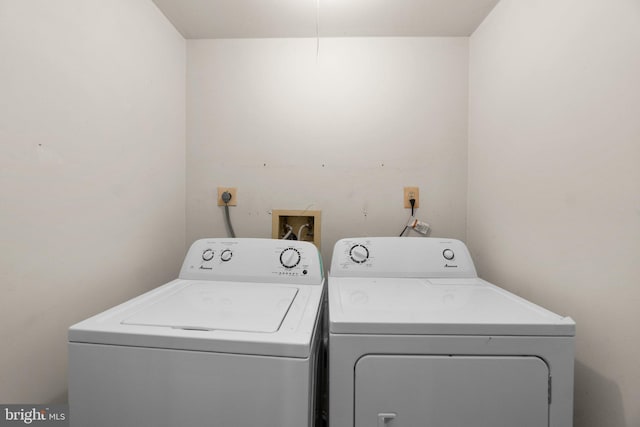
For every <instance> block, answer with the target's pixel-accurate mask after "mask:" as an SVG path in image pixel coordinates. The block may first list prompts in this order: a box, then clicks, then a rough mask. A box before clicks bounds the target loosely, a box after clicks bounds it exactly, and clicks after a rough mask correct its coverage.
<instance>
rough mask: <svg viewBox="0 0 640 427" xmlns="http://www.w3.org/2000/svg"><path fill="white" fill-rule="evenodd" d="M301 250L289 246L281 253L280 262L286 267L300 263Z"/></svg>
mask: <svg viewBox="0 0 640 427" xmlns="http://www.w3.org/2000/svg"><path fill="white" fill-rule="evenodd" d="M301 258H302V257H301V256H300V252H299V251H298V250H297V249H295V248H287V249H285V250H284V251H282V252H281V253H280V264H282V266H283V267H284V268H293V267H295V266H296V265H298V264H300V259H301Z"/></svg>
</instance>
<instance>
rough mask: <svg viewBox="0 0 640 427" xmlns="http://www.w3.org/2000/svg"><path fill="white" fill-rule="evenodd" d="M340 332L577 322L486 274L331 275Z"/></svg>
mask: <svg viewBox="0 0 640 427" xmlns="http://www.w3.org/2000/svg"><path fill="white" fill-rule="evenodd" d="M329 319H330V331H331V333H337V334H349V333H358V334H398V335H409V334H411V335H413V334H415V335H513V336H520V335H529V336H540V335H546V336H550V335H552V336H573V335H575V323H574V322H573V320H571V319H570V318H568V317H563V316H559V315H557V314H555V313H552V312H550V311H548V310H546V309H544V308H542V307H540V306H537V305H535V304H533V303H531V302H529V301H527V300H525V299H522V298H520V297H518V296H516V295H514V294H512V293H510V292H507V291H505V290H504V289H501V288H499V287H497V286H494V285H492V284H490V283H488V282H486V281H484V280H482V279H393V278H367V279H363V278H343V277H337V278H336V277H330V278H329Z"/></svg>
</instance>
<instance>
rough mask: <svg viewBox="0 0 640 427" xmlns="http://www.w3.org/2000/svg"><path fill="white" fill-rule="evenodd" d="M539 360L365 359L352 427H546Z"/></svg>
mask: <svg viewBox="0 0 640 427" xmlns="http://www.w3.org/2000/svg"><path fill="white" fill-rule="evenodd" d="M548 393H549V368H548V366H547V364H546V363H545V362H544V361H543V360H542V359H540V358H537V357H507V356H487V357H485V356H423V355H369V356H365V357H362V358H361V359H360V360H359V361H358V363H357V364H356V369H355V426H356V427H372V426H377V427H459V426H473V427H547V426H548V419H549V395H548Z"/></svg>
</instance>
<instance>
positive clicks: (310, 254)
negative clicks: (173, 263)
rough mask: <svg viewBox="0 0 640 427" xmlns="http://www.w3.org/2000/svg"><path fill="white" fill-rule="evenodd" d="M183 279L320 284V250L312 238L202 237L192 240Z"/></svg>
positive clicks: (182, 275)
mask: <svg viewBox="0 0 640 427" xmlns="http://www.w3.org/2000/svg"><path fill="white" fill-rule="evenodd" d="M180 278H181V279H197V280H233V281H250V282H279V283H302V284H320V283H321V282H322V280H323V271H322V262H321V259H320V253H319V251H318V249H317V248H316V246H315V245H313V244H312V243H310V242H299V241H292V240H274V239H242V238H237V239H201V240H198V241H196V242H194V243H193V245H191V248H190V249H189V252H188V253H187V256H186V258H185V260H184V263H183V265H182V269H181V271H180Z"/></svg>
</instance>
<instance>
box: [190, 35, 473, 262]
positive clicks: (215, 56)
mask: <svg viewBox="0 0 640 427" xmlns="http://www.w3.org/2000/svg"><path fill="white" fill-rule="evenodd" d="M187 57H188V68H187V69H188V71H187V85H188V86H187V120H188V122H187V123H188V124H187V131H188V136H187V240H188V241H192V240H194V239H197V238H200V237H203V236H224V235H226V231H225V227H224V223H223V211H222V209H221V208H219V207H217V206H215V196H216V192H215V191H216V187H217V186H234V187H237V188H238V206H237V207H235V208H232V209H231V210H232V212H231V214H232V219H233V222H234V228H235V231H236V233H237V235H238V236H247V237H249V236H251V237H271V216H270V211H271V210H272V209H296V210H304V209H312V210H321V211H322V253H323V255H324V260H325V263H328V262H329V260H330V255H331V251H332V250H333V244H334V243H335V241H336V240H337V239H339V238H341V237H347V236H383V235H398V234H399V233H400V231H402V228H403V227H404V225H405V224H406V222H407V219H408V216H409V210H407V209H404V208H403V204H402V196H403V187H404V186H419V187H420V203H421V205H420V210H419V211H418V216H419V218H421V219H423V220H425V221H427V222H429V223H430V224H431V225H432V227H433V235H437V236H449V237H457V238H464V237H465V213H466V212H465V211H466V207H465V206H466V182H467V179H466V170H467V154H466V153H467V104H468V99H467V93H468V90H467V82H468V75H467V70H468V63H467V61H468V39H467V38H464V37H463V38H364V39H361V38H340V39H324V38H323V39H321V41H320V51H319V56H318V55H317V54H316V41H315V40H314V39H254V40H247V39H244V40H189V41H188V55H187Z"/></svg>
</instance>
